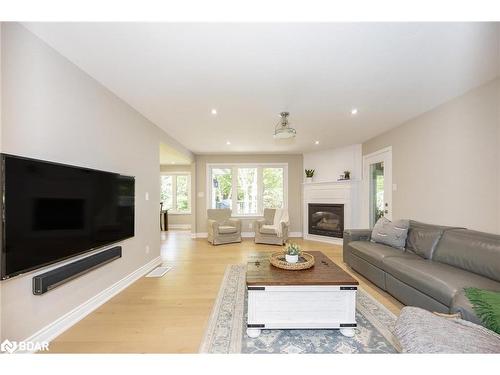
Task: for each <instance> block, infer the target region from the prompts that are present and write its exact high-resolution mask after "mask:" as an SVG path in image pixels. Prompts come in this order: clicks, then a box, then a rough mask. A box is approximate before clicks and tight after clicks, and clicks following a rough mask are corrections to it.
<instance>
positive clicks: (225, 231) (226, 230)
mask: <svg viewBox="0 0 500 375" xmlns="http://www.w3.org/2000/svg"><path fill="white" fill-rule="evenodd" d="M237 231H238V229H237V228H236V227H232V226H230V225H219V233H222V234H229V233H236V232H237Z"/></svg>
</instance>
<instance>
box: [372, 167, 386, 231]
mask: <svg viewBox="0 0 500 375" xmlns="http://www.w3.org/2000/svg"><path fill="white" fill-rule="evenodd" d="M384 202H385V200H384V162H378V163H374V164H370V228H373V226H374V225H375V223H376V222H377V220H378V219H380V218H381V217H382V216H384V210H385V207H384V204H385V203H384Z"/></svg>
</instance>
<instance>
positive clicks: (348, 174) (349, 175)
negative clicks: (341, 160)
mask: <svg viewBox="0 0 500 375" xmlns="http://www.w3.org/2000/svg"><path fill="white" fill-rule="evenodd" d="M344 179H346V180H350V179H351V171H344Z"/></svg>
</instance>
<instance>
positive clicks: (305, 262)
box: [269, 251, 314, 271]
mask: <svg viewBox="0 0 500 375" xmlns="http://www.w3.org/2000/svg"><path fill="white" fill-rule="evenodd" d="M269 262H270V263H271V264H272V265H273V266H274V267H278V268H281V269H284V270H291V271H299V270H306V269H308V268H311V267H312V266H314V257H313V256H312V255H311V254H308V253H304V252H302V253H301V254H300V255H299V261H298V262H297V263H288V262H287V261H286V260H285V253H283V252H282V251H279V252H276V253H273V254H271V257H270V258H269Z"/></svg>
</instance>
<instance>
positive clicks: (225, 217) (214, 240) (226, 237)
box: [207, 209, 241, 245]
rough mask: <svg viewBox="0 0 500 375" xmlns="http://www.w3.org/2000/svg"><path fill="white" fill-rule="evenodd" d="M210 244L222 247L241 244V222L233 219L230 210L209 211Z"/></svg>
mask: <svg viewBox="0 0 500 375" xmlns="http://www.w3.org/2000/svg"><path fill="white" fill-rule="evenodd" d="M207 217H208V228H207V229H208V242H210V243H211V244H212V245H221V244H226V243H232V242H241V221H240V220H238V219H232V218H231V210H230V209H208V210H207Z"/></svg>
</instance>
